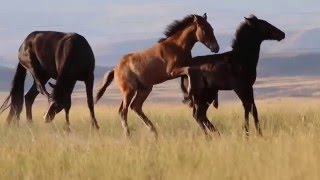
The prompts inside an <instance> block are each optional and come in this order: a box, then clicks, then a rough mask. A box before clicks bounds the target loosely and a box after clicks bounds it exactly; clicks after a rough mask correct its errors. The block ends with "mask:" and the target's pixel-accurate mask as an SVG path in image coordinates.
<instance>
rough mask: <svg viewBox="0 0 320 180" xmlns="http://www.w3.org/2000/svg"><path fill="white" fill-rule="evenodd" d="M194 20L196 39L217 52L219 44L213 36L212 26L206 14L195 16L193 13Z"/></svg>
mask: <svg viewBox="0 0 320 180" xmlns="http://www.w3.org/2000/svg"><path fill="white" fill-rule="evenodd" d="M194 22H195V23H196V27H197V28H196V38H197V41H199V42H201V43H202V44H204V45H205V46H207V47H208V48H209V49H210V50H211V51H212V52H215V53H217V52H219V49H220V47H219V44H218V42H217V39H216V37H215V36H214V32H213V28H212V27H211V25H210V24H209V23H208V21H207V14H206V13H204V15H203V16H202V17H201V16H196V15H194Z"/></svg>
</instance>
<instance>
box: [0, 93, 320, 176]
mask: <svg viewBox="0 0 320 180" xmlns="http://www.w3.org/2000/svg"><path fill="white" fill-rule="evenodd" d="M257 106H258V109H259V117H260V120H261V123H262V129H263V133H264V137H263V138H261V137H257V136H256V133H255V131H254V126H253V123H252V119H250V120H251V121H250V122H251V124H250V125H251V127H250V130H251V134H250V138H249V139H246V138H245V134H244V133H243V129H242V125H243V121H244V120H243V109H242V106H241V104H240V103H239V102H236V103H223V102H222V103H221V106H220V107H219V110H212V109H210V110H209V113H208V116H209V117H210V119H211V121H212V122H214V123H215V124H216V126H217V127H218V128H219V130H220V132H221V137H220V138H218V137H214V138H213V140H212V141H208V140H206V138H205V137H204V136H203V134H202V132H201V130H200V128H199V127H198V126H197V124H196V122H195V121H194V120H193V118H192V116H191V110H190V109H188V108H187V107H186V106H183V105H165V104H162V105H156V104H151V105H150V103H146V107H145V111H146V114H148V116H149V117H150V119H151V120H152V121H153V122H154V123H155V124H156V127H157V129H158V131H159V140H158V141H154V139H153V136H152V134H151V132H148V130H147V128H145V127H144V125H143V123H142V122H141V121H140V120H139V119H138V118H137V117H136V116H135V115H134V114H133V113H132V112H131V113H130V116H129V127H130V129H131V130H132V138H131V139H130V140H128V139H125V138H124V134H123V131H122V127H121V124H120V122H119V117H118V115H117V107H114V106H106V105H98V106H97V107H96V112H97V117H98V120H99V123H100V126H101V129H100V130H99V132H96V131H94V130H92V129H91V128H90V123H89V121H90V120H89V113H88V110H87V108H86V107H85V106H83V105H81V106H80V105H76V106H74V107H72V109H71V115H70V118H71V125H72V133H70V134H68V133H66V132H65V131H64V130H63V125H64V113H61V114H59V116H57V117H56V119H55V120H54V122H53V123H51V124H45V123H43V121H42V114H43V113H44V111H45V109H44V108H42V107H39V106H38V107H35V108H34V111H35V113H34V114H35V115H34V119H35V122H34V124H33V125H32V126H31V127H28V126H27V124H26V123H25V120H24V118H22V119H21V122H20V125H19V126H14V125H13V126H9V127H8V126H6V125H5V115H1V117H0V119H1V123H2V124H1V126H0V179H268V180H270V179H281V180H286V179H319V178H320V171H319V170H320V100H319V101H318V102H317V101H316V100H305V99H285V100H281V99H277V100H264V101H258V102H257ZM22 117H25V116H24V114H23V116H22Z"/></svg>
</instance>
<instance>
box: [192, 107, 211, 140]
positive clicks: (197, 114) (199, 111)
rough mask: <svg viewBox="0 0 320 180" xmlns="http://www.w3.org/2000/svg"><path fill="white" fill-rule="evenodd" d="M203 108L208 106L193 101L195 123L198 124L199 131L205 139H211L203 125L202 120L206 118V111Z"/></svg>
mask: <svg viewBox="0 0 320 180" xmlns="http://www.w3.org/2000/svg"><path fill="white" fill-rule="evenodd" d="M204 106H208V105H207V104H203V103H201V102H198V101H194V106H193V117H194V119H195V120H196V121H197V123H198V124H199V126H200V128H201V130H202V131H203V133H204V134H205V135H206V137H208V138H211V136H210V135H209V134H208V132H207V129H206V126H205V123H204V119H205V118H206V112H207V110H206V109H205V108H204ZM207 109H208V108H207Z"/></svg>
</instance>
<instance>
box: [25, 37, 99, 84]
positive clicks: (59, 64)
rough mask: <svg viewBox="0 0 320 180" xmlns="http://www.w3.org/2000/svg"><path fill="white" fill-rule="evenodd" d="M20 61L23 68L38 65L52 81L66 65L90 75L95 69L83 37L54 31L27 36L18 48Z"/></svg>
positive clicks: (92, 55)
mask: <svg viewBox="0 0 320 180" xmlns="http://www.w3.org/2000/svg"><path fill="white" fill-rule="evenodd" d="M19 60H20V62H21V63H22V64H27V63H28V61H34V62H36V63H38V64H40V65H41V68H43V69H44V70H45V71H46V72H47V73H48V75H49V76H50V77H51V78H56V76H58V74H59V73H60V71H61V69H62V68H63V67H64V66H65V65H66V64H68V65H71V66H72V68H75V69H78V70H79V71H82V72H83V73H87V72H84V70H88V71H90V72H91V73H92V74H93V70H94V66H95V59H94V54H93V51H92V49H91V47H90V45H89V43H88V41H87V40H86V39H85V38H84V37H83V36H81V35H79V34H77V33H64V32H56V31H34V32H32V33H30V34H29V35H28V36H27V37H26V39H25V40H24V41H23V43H22V45H21V46H20V49H19ZM29 64H30V63H29Z"/></svg>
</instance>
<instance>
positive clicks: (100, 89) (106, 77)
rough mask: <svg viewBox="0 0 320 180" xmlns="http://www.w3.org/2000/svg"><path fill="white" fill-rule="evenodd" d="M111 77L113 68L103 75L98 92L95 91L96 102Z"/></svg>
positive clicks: (112, 76)
mask: <svg viewBox="0 0 320 180" xmlns="http://www.w3.org/2000/svg"><path fill="white" fill-rule="evenodd" d="M113 79H114V70H112V71H109V72H107V73H106V74H105V75H104V77H103V81H102V83H101V86H100V88H99V90H98V93H97V97H96V103H97V102H98V101H99V99H100V98H101V97H102V95H103V93H104V92H105V91H106V89H107V87H108V86H109V85H110V84H111V82H112V81H113Z"/></svg>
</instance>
